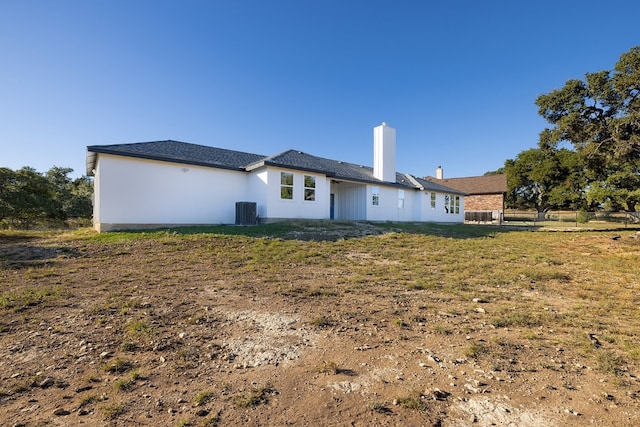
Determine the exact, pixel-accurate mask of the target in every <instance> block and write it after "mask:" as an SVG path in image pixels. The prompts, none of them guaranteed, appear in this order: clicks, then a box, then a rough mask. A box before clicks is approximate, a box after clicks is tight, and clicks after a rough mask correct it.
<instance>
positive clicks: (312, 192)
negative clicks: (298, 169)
mask: <svg viewBox="0 0 640 427" xmlns="http://www.w3.org/2000/svg"><path fill="white" fill-rule="evenodd" d="M304 199H305V200H306V201H309V202H313V201H315V200H316V177H315V176H311V175H305V176H304Z"/></svg>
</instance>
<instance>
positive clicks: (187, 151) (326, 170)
mask: <svg viewBox="0 0 640 427" xmlns="http://www.w3.org/2000/svg"><path fill="white" fill-rule="evenodd" d="M99 153H102V154H112V155H117V156H125V157H133V158H139V159H148V160H159V161H165V162H173V163H183V164H190V165H198V166H205V167H213V168H221V169H231V170H237V171H251V170H255V169H258V168H261V167H264V166H276V167H281V168H287V169H294V170H301V171H307V172H315V173H321V174H324V175H326V176H327V177H329V178H332V179H334V180H336V181H340V180H345V181H356V182H365V183H371V184H385V185H394V186H398V187H405V188H409V189H421V190H423V189H424V190H430V191H438V192H445V193H452V194H461V195H464V194H465V193H464V192H463V191H459V190H456V189H454V188H451V187H447V186H445V185H441V184H440V183H436V182H431V181H428V180H424V179H422V178H418V177H415V176H413V175H408V174H402V173H399V172H396V182H385V181H381V180H379V179H377V178H376V177H375V176H374V175H373V168H372V167H369V166H362V165H356V164H353V163H347V162H342V161H339V160H331V159H326V158H322V157H317V156H313V155H311V154H307V153H303V152H302V151H298V150H287V151H285V152H283V153H280V154H276V155H273V156H263V155H260V154H251V153H244V152H240V151H234V150H227V149H223V148H215V147H207V146H204V145H197V144H189V143H186V142H180V141H172V140H167V141H152V142H138V143H132V144H114V145H91V146H88V147H87V175H88V176H92V175H93V170H94V169H95V164H96V156H97V154H99Z"/></svg>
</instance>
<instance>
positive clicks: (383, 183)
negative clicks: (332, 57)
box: [87, 123, 465, 231]
mask: <svg viewBox="0 0 640 427" xmlns="http://www.w3.org/2000/svg"><path fill="white" fill-rule="evenodd" d="M395 145H396V132H395V129H393V128H391V127H389V126H387V125H386V123H383V124H382V125H381V126H377V127H376V128H375V129H374V167H373V168H371V167H366V166H360V165H356V164H352V163H346V162H341V161H337V160H330V159H325V158H321V157H316V156H312V155H310V154H306V153H303V152H301V151H296V150H289V151H285V152H284V153H281V154H277V155H274V156H263V155H259V154H250V153H243V152H239V151H233V150H226V149H222V148H213V147H206V146H202V145H195V144H188V143H184V142H178V141H156V142H142V143H134V144H117V145H94V146H89V147H87V175H89V176H94V177H95V179H94V212H93V222H94V227H95V228H96V229H97V230H98V231H108V230H122V229H141V228H159V227H167V226H186V225H207V224H209V225H210V224H234V223H235V224H239V223H240V224H251V223H256V222H261V223H268V222H274V221H281V220H286V219H296V218H299V219H336V220H353V221H363V220H366V221H425V222H426V221H433V222H449V223H461V222H463V221H464V203H465V202H464V199H465V198H464V196H465V193H464V192H463V191H460V190H456V189H453V188H449V187H446V186H444V185H442V184H440V183H436V182H430V181H427V180H424V179H421V178H417V177H415V176H412V175H409V174H403V173H398V172H396V170H395ZM247 213H248V214H249V215H250V217H249V219H248V220H247ZM239 218H240V220H239Z"/></svg>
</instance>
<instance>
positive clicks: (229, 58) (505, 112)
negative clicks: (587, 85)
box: [0, 0, 640, 178]
mask: <svg viewBox="0 0 640 427" xmlns="http://www.w3.org/2000/svg"><path fill="white" fill-rule="evenodd" d="M638 16H640V2H639V1H637V0H627V1H617V0H612V1H609V2H602V1H592V0H582V1H574V0H535V1H519V0H496V1H491V0H485V1H478V0H457V1H456V0H450V1H449V0H447V1H445V0H442V1H440V2H435V1H420V0H414V1H403V0H394V1H378V0H269V1H266V0H252V1H249V0H208V1H196V0H174V1H162V0H150V1H145V0H124V1H122V0H81V1H72V0H56V1H52V0H0V166H4V167H9V168H11V169H19V168H21V167H22V166H31V167H34V168H35V169H37V170H38V171H40V172H45V171H46V170H48V169H49V168H50V167H52V166H54V165H55V166H64V167H71V168H73V169H74V171H75V172H74V176H80V175H82V174H84V173H85V155H86V146H87V145H101V144H119V143H130V142H142V141H154V140H164V139H175V140H179V141H185V142H191V143H196V144H202V145H210V146H215V147H222V148H229V149H234V150H240V151H247V152H252V153H258V154H265V155H270V154H277V153H279V152H282V151H285V150H287V149H290V148H293V149H298V150H301V151H304V152H307V153H309V154H313V155H317V156H322V157H328V158H332V159H336V160H343V161H348V162H353V163H357V164H362V165H367V166H371V165H372V164H373V154H372V153H373V149H372V147H373V127H375V126H377V125H379V124H380V123H381V122H383V121H386V122H387V123H389V125H390V126H393V127H395V128H396V129H397V169H398V170H399V171H401V172H408V173H412V174H415V175H418V176H423V175H434V174H435V168H436V167H437V166H438V165H442V166H443V168H444V173H445V177H450V178H452V177H462V176H473V175H482V174H484V173H485V172H487V171H492V170H495V169H497V168H500V167H501V166H503V165H504V161H505V160H506V159H510V158H511V159H513V158H515V157H516V156H517V154H518V153H520V152H521V151H524V150H526V149H529V148H534V147H536V144H537V140H538V133H539V132H540V131H541V130H542V129H543V128H544V127H545V126H546V123H545V122H544V121H543V120H542V119H541V118H540V117H539V115H538V113H537V108H536V106H535V103H534V102H535V99H536V97H537V96H538V95H540V94H543V93H548V92H550V91H551V90H553V89H557V88H560V87H562V86H563V84H564V83H565V82H566V81H567V80H569V79H582V78H583V77H584V74H585V73H586V72H595V71H601V70H611V69H612V68H613V67H614V65H615V63H616V62H617V60H618V58H619V57H620V55H621V54H622V53H624V52H627V51H628V50H629V49H630V48H631V47H633V46H636V45H640V27H639V26H638Z"/></svg>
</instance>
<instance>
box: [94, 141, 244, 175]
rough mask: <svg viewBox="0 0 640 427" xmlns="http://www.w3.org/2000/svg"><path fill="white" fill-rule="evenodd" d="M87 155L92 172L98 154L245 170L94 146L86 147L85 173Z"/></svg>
mask: <svg viewBox="0 0 640 427" xmlns="http://www.w3.org/2000/svg"><path fill="white" fill-rule="evenodd" d="M89 153H93V159H92V162H93V163H92V165H91V169H92V170H93V169H95V163H96V161H97V155H98V154H109V155H112V156H119V157H132V158H136V159H145V160H154V161H159V162H167V163H176V164H182V165H192V166H203V167H207V168H215V169H226V170H232V171H239V172H244V171H245V168H238V167H233V166H227V165H221V164H218V163H208V162H199V161H197V160H186V159H176V158H173V157H166V156H154V155H149V154H142V153H131V152H122V151H119V150H110V149H108V148H102V147H96V146H89V147H87V171H88V170H89V157H90V156H91V154H89Z"/></svg>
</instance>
